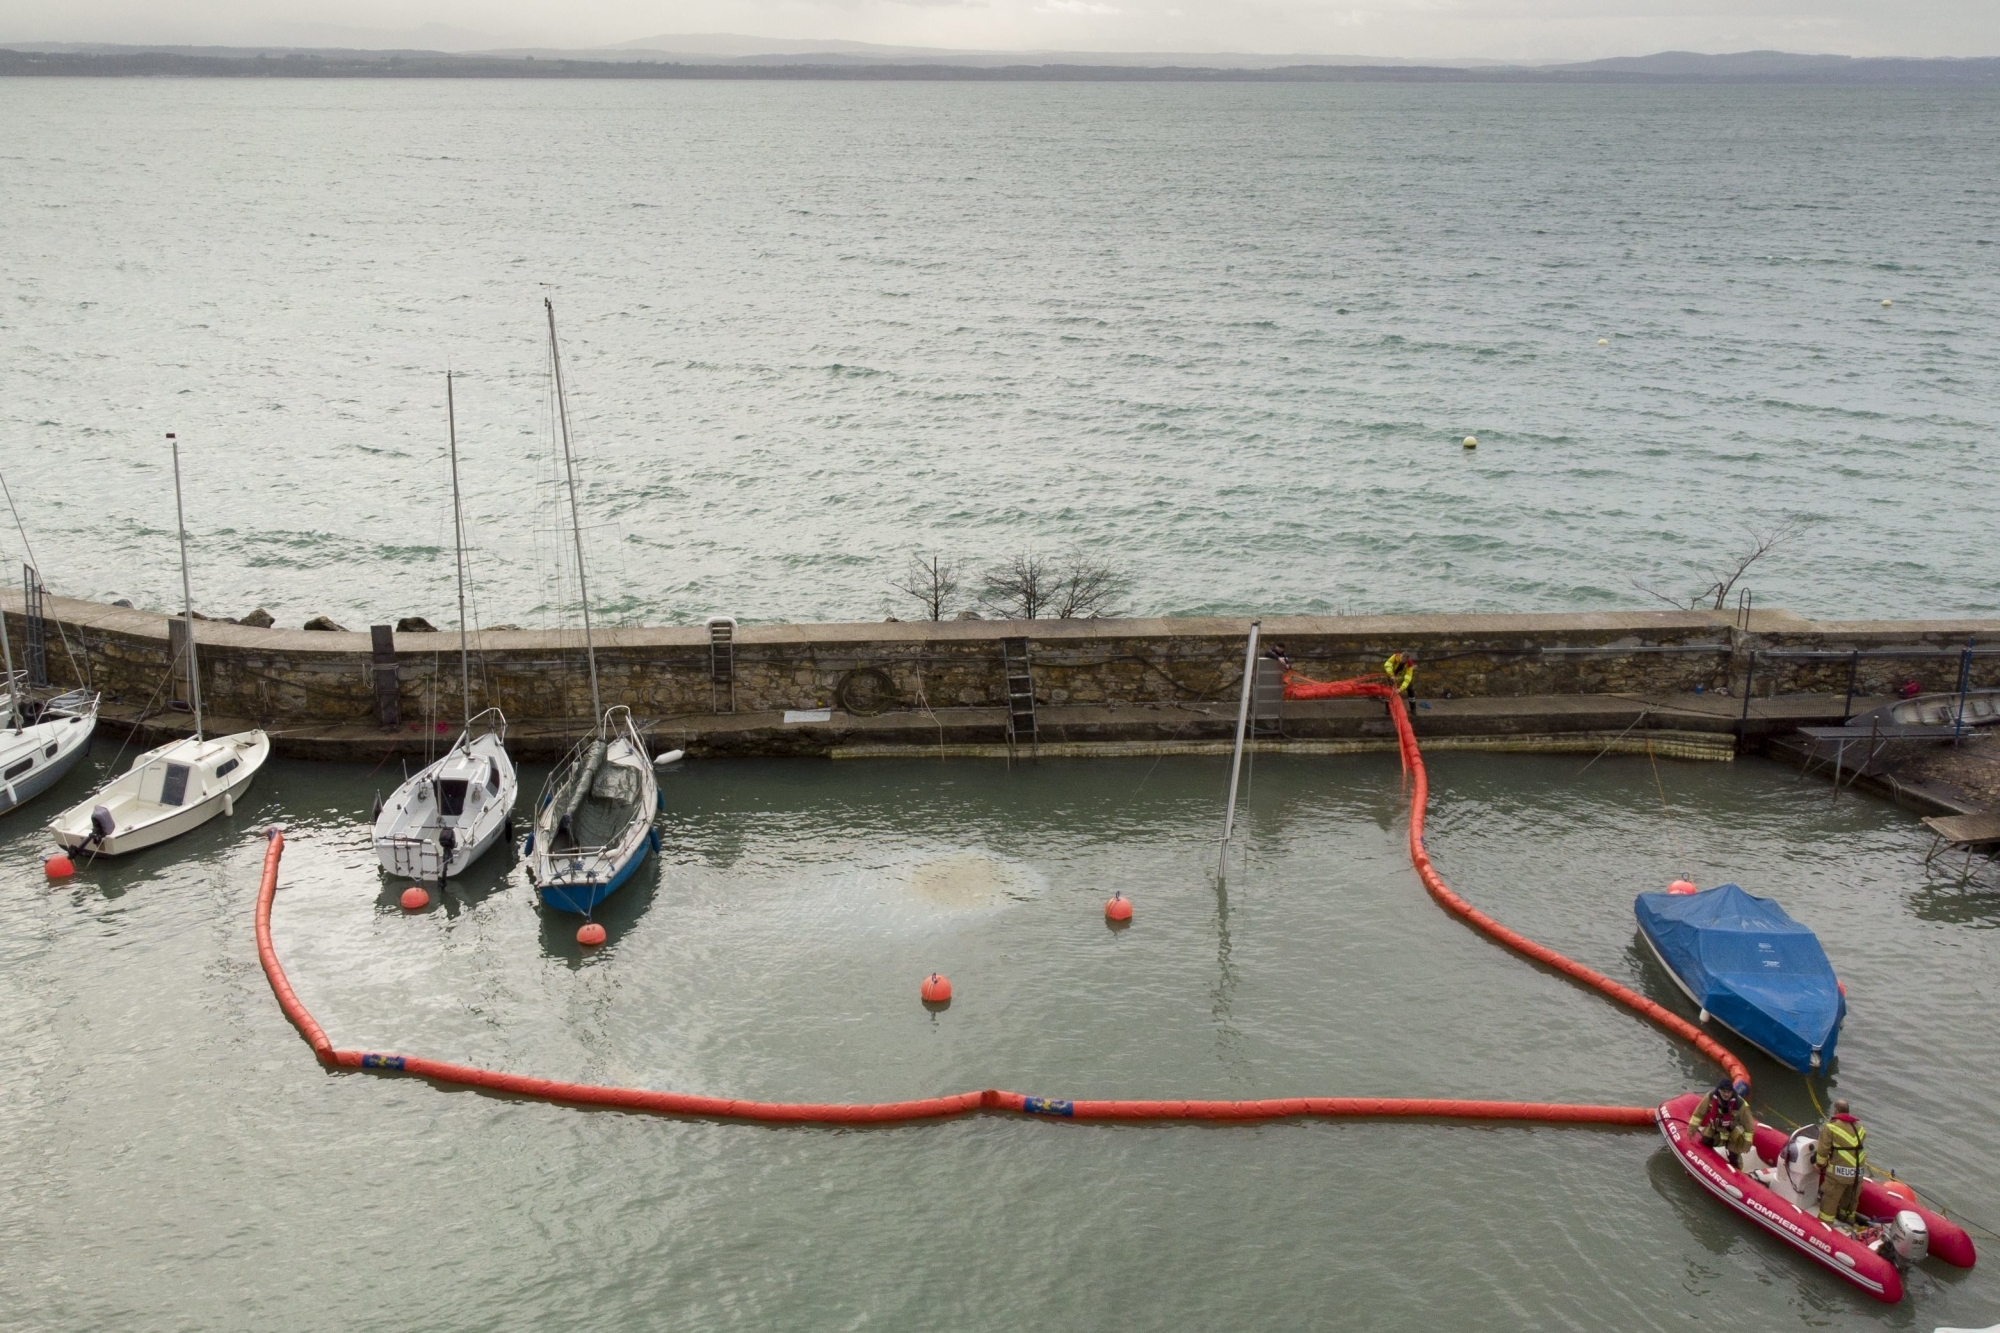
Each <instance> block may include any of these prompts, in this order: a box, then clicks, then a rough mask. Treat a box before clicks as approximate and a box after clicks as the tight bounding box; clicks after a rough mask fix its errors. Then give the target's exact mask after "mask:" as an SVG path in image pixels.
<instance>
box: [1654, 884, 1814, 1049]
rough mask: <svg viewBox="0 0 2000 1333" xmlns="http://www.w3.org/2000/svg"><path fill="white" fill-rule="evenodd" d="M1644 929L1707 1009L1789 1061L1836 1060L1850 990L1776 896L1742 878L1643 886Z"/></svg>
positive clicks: (1705, 1014)
mask: <svg viewBox="0 0 2000 1333" xmlns="http://www.w3.org/2000/svg"><path fill="white" fill-rule="evenodd" d="M1633 911H1634V912H1635V913H1636V914H1637V916H1638V918H1639V934H1640V935H1641V936H1642V937H1643V938H1644V939H1645V941H1646V946H1647V947H1648V948H1650V949H1651V950H1652V951H1653V957H1655V958H1657V959H1659V960H1660V966H1661V967H1663V968H1665V969H1666V970H1667V975H1668V976H1670V977H1672V978H1673V979H1674V984H1675V985H1676V986H1679V987H1680V988H1681V990H1682V991H1683V992H1685V993H1686V995H1687V997H1688V998H1689V999H1690V1000H1693V1001H1694V1002H1695V1003H1696V1004H1698V1005H1700V1006H1701V1012H1702V1018H1703V1020H1704V1021H1706V1020H1707V1019H1709V1018H1714V1019H1715V1020H1716V1021H1718V1022H1720V1023H1721V1024H1722V1025H1723V1026H1724V1027H1727V1028H1728V1029H1729V1030H1730V1031H1731V1032H1734V1033H1736V1035H1738V1036H1739V1037H1742V1038H1743V1040H1745V1041H1747V1042H1749V1043H1750V1044H1751V1045H1752V1046H1755V1047H1756V1048H1757V1049H1758V1050H1760V1051H1762V1052H1764V1054H1766V1055H1768V1056H1770V1057H1771V1058H1772V1059H1773V1060H1776V1061H1777V1062H1778V1063H1779V1064H1781V1065H1784V1066H1786V1067H1787V1068H1789V1069H1796V1070H1798V1071H1799V1072H1800V1073H1802V1074H1804V1073H1811V1072H1813V1071H1815V1070H1819V1069H1822V1068H1824V1067H1825V1066H1826V1064H1827V1063H1828V1062H1829V1061H1831V1060H1832V1059H1833V1051H1834V1043H1835V1042H1837V1041H1838V1040H1839V1039H1840V1023H1841V1020H1842V1019H1843V1018H1845V1017H1846V1016H1847V997H1846V996H1845V995H1843V994H1842V993H1841V990H1840V982H1839V981H1838V980H1837V979H1836V978H1835V976H1834V974H1833V964H1832V963H1830V962H1828V961H1827V958H1826V951H1825V950H1824V949H1822V948H1820V947H1819V938H1818V937H1817V936H1815V935H1814V934H1813V933H1812V932H1811V931H1810V930H1807V929H1806V928H1805V927H1804V926H1802V925H1800V924H1799V923H1798V922H1796V921H1794V920H1792V918H1791V917H1789V916H1787V915H1785V909H1784V908H1782V907H1780V906H1778V905H1777V904H1776V903H1774V902H1772V901H1771V900H1770V899H1769V898H1758V897H1754V896H1752V895H1751V894H1748V893H1745V892H1744V891H1743V890H1742V889H1740V888H1738V887H1737V886H1736V885H1734V884H1724V885H1722V886H1721V887H1720V888H1714V889H1707V890H1705V891H1703V892H1701V893H1642V894H1640V895H1639V897H1638V900H1637V901H1636V902H1635V903H1634V904H1633Z"/></svg>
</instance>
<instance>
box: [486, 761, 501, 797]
mask: <svg viewBox="0 0 2000 1333" xmlns="http://www.w3.org/2000/svg"><path fill="white" fill-rule="evenodd" d="M486 790H488V791H490V792H495V793H498V792H499V790H500V765H498V764H488V765H487V766H486Z"/></svg>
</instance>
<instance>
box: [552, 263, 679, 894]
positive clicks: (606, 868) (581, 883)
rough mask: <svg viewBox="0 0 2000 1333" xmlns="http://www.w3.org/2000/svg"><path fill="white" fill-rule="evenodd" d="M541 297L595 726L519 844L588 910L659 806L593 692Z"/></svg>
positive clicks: (625, 864)
mask: <svg viewBox="0 0 2000 1333" xmlns="http://www.w3.org/2000/svg"><path fill="white" fill-rule="evenodd" d="M542 306H543V308H544V309H545V310H546V311H547V312H548V319H549V375H550V380H551V383H552V384H553V386H554V388H555V411H554V412H553V413H552V414H551V415H552V416H553V417H554V418H555V421H554V425H555V427H556V429H557V431H558V433H559V436H560V440H561V444H562V457H563V475H564V478H565V480H566V481H567V483H568V490H569V517H570V531H571V534H572V535H573V536H574V538H575V541H576V583H577V594H578V601H579V602H580V603H581V606H582V619H583V649H584V656H585V659H586V660H587V661H588V662H589V664H590V712H591V718H592V720H593V721H594V722H595V723H596V724H597V734H596V735H594V736H591V737H588V738H586V739H585V740H583V741H580V742H579V743H578V744H577V745H576V747H575V748H574V749H572V750H571V751H570V752H569V755H568V757H567V758H565V759H564V760H563V762H562V763H561V764H560V765H558V766H557V767H556V770H555V772H553V773H551V774H550V775H549V778H548V781H547V782H546V783H545V784H543V787H542V795H541V799H540V800H539V801H538V802H536V805H535V827H534V831H533V832H531V833H530V834H529V835H528V843H527V846H526V847H525V848H524V849H523V853H524V855H526V857H527V859H528V879H529V881H530V882H531V883H533V884H534V886H535V891H536V892H537V893H539V894H540V895H541V900H542V901H543V902H544V903H546V904H547V905H548V906H550V907H553V908H556V909H557V910H558V911H563V912H576V913H579V914H581V915H584V916H588V915H590V913H591V912H592V911H594V910H595V909H596V908H597V906H598V904H600V903H602V902H603V901H604V900H605V899H606V898H609V897H610V896H611V895H612V894H614V893H616V892H617V891H618V890H619V889H621V888H623V887H624V886H625V884H626V882H627V881H629V880H630V879H631V878H632V876H633V874H634V873H636V872H637V871H638V869H639V867H640V866H641V865H643V864H645V860H646V857H647V856H648V855H650V854H651V853H653V852H655V851H657V850H659V846H660V835H659V833H658V832H657V831H655V829H654V828H653V819H654V816H656V815H657V814H659V812H660V787H659V781H658V779H656V778H655V777H654V776H653V763H652V760H651V759H649V758H648V757H647V754H646V742H645V738H644V737H642V736H640V734H639V728H638V725H637V723H635V722H634V721H633V719H632V710H631V709H629V708H627V707H625V706H623V705H618V706H616V707H612V708H608V709H607V708H605V707H604V701H603V699H602V697H601V696H600V694H599V691H598V683H597V644H596V640H595V639H594V638H593V637H592V633H591V624H590V584H589V581H588V580H587V579H586V578H585V576H584V562H583V525H582V523H581V522H580V521H579V519H578V509H577V503H576V460H575V456H574V454H573V453H572V451H571V449H570V438H569V406H568V400H567V398H566V397H565V395H564V392H563V378H562V352H561V350H560V348H559V346H558V344H557V342H556V311H555V306H554V304H553V303H552V302H550V301H549V300H547V299H546V298H544V299H543V301H542Z"/></svg>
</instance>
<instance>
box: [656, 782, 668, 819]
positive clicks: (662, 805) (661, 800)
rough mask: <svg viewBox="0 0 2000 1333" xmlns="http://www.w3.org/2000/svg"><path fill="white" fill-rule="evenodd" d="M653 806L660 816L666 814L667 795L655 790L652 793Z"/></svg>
mask: <svg viewBox="0 0 2000 1333" xmlns="http://www.w3.org/2000/svg"><path fill="white" fill-rule="evenodd" d="M653 805H654V807H655V808H657V809H658V810H659V812H660V813H661V814H663V815H664V814H665V813H667V794H666V793H665V792H663V791H660V790H659V789H657V788H655V789H654V791H653Z"/></svg>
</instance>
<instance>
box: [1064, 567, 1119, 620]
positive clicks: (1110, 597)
mask: <svg viewBox="0 0 2000 1333" xmlns="http://www.w3.org/2000/svg"><path fill="white" fill-rule="evenodd" d="M1124 591H1125V576H1124V575H1122V574H1120V573H1119V572H1118V571H1117V570H1115V569H1113V568H1111V566H1109V565H1102V564H1099V563H1097V562H1096V561H1095V560H1093V559H1091V558H1090V556H1089V555H1088V554H1086V553H1085V552H1083V551H1081V550H1076V551H1072V552H1070V554H1069V555H1068V557H1067V558H1065V560H1064V561H1063V567H1062V571H1061V578H1060V580H1059V581H1058V582H1057V584H1056V586H1055V589H1054V594H1055V595H1054V596H1053V597H1051V598H1050V599H1049V604H1050V605H1051V606H1052V607H1053V608H1054V609H1055V613H1056V615H1057V616H1058V617H1059V618H1061V619H1063V620H1091V619H1095V618H1097V617H1099V616H1115V615H1118V614H1120V613H1119V612H1118V611H1117V610H1116V609H1115V608H1114V606H1113V602H1114V601H1115V600H1116V599H1117V597H1118V596H1119V595H1120V594H1121V593H1123V592H1124Z"/></svg>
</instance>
